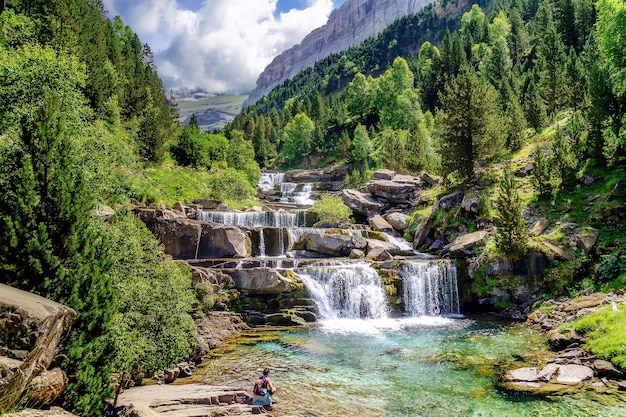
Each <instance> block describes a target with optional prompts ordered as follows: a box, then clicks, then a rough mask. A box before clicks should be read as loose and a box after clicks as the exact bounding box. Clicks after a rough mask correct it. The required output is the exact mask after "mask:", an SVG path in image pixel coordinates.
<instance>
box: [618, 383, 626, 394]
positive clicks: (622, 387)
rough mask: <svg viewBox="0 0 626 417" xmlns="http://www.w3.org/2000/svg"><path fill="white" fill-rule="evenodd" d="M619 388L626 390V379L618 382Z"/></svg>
mask: <svg viewBox="0 0 626 417" xmlns="http://www.w3.org/2000/svg"><path fill="white" fill-rule="evenodd" d="M617 390H618V391H622V392H623V391H626V381H619V382H618V383H617Z"/></svg>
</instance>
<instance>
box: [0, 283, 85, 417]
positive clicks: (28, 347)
mask: <svg viewBox="0 0 626 417" xmlns="http://www.w3.org/2000/svg"><path fill="white" fill-rule="evenodd" d="M75 318H76V312H75V311H74V310H72V309H71V308H69V307H66V306H64V305H61V304H58V303H55V302H53V301H50V300H47V299H45V298H43V297H39V296H38V295H35V294H31V293H28V292H25V291H21V290H18V289H15V288H12V287H9V286H7V285H4V284H0V351H1V352H2V353H3V355H6V356H8V357H9V359H12V360H2V361H0V362H1V363H3V364H4V366H3V368H4V369H3V370H2V376H6V378H4V379H2V380H0V414H1V413H2V412H4V411H6V409H7V408H8V407H10V406H11V405H12V404H13V403H14V402H15V401H17V400H18V399H19V397H20V396H21V395H22V393H23V392H25V391H28V392H30V393H31V394H32V395H33V397H32V398H31V402H33V403H38V404H50V403H51V402H53V401H54V400H55V399H56V398H57V397H58V396H59V394H61V392H62V391H63V390H64V389H65V387H66V385H67V378H66V377H65V374H64V373H63V371H62V370H60V369H58V370H54V371H51V372H49V373H48V374H45V373H43V374H42V371H45V370H46V369H48V367H49V366H50V364H51V363H52V360H53V359H54V357H55V356H56V355H57V354H58V352H59V350H60V348H61V344H62V342H63V340H64V339H65V337H66V336H67V334H68V333H69V331H70V328H71V326H72V324H73V323H74V319H75ZM22 361H23V362H22ZM13 366H15V368H13Z"/></svg>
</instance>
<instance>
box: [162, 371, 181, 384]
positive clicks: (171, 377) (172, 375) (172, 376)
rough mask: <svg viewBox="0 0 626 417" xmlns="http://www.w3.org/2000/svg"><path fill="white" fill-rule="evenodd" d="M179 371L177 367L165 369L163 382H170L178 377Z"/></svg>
mask: <svg viewBox="0 0 626 417" xmlns="http://www.w3.org/2000/svg"><path fill="white" fill-rule="evenodd" d="M179 372H180V369H178V368H171V369H166V370H165V383H166V384H171V383H172V382H174V381H176V378H178V374H179Z"/></svg>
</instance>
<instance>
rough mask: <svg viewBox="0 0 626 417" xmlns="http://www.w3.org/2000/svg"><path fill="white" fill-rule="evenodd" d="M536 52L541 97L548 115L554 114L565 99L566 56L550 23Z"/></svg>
mask: <svg viewBox="0 0 626 417" xmlns="http://www.w3.org/2000/svg"><path fill="white" fill-rule="evenodd" d="M538 50H539V55H538V62H537V66H538V68H539V85H540V87H541V92H542V96H543V98H544V100H545V102H546V106H547V108H548V114H552V113H556V112H557V111H558V110H559V109H560V108H561V105H562V104H563V102H564V101H565V100H566V98H567V86H568V84H567V83H566V81H565V64H566V62H567V55H566V53H565V46H564V45H563V41H562V40H561V37H560V36H559V34H558V32H557V30H556V27H555V25H554V23H553V22H552V21H550V22H548V26H547V28H546V32H545V34H544V35H543V38H542V39H541V44H540V45H539V48H538Z"/></svg>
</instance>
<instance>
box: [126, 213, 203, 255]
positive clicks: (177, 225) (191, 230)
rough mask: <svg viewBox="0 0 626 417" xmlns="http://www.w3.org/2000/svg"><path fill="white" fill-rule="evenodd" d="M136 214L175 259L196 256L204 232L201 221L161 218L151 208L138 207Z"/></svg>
mask: <svg viewBox="0 0 626 417" xmlns="http://www.w3.org/2000/svg"><path fill="white" fill-rule="evenodd" d="M135 214H136V215H137V216H138V217H139V218H140V219H141V220H142V221H143V222H144V223H145V224H146V226H147V227H148V229H149V230H150V231H151V232H152V234H153V235H154V236H155V237H156V238H157V239H158V240H159V241H160V242H161V243H162V244H163V246H164V247H165V253H167V254H168V255H170V256H171V257H172V258H174V259H195V258H196V254H197V250H198V244H199V243H200V236H201V232H202V227H201V223H200V222H198V221H195V220H188V219H175V220H169V219H164V218H159V217H157V216H156V211H155V210H151V209H136V210H135Z"/></svg>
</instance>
